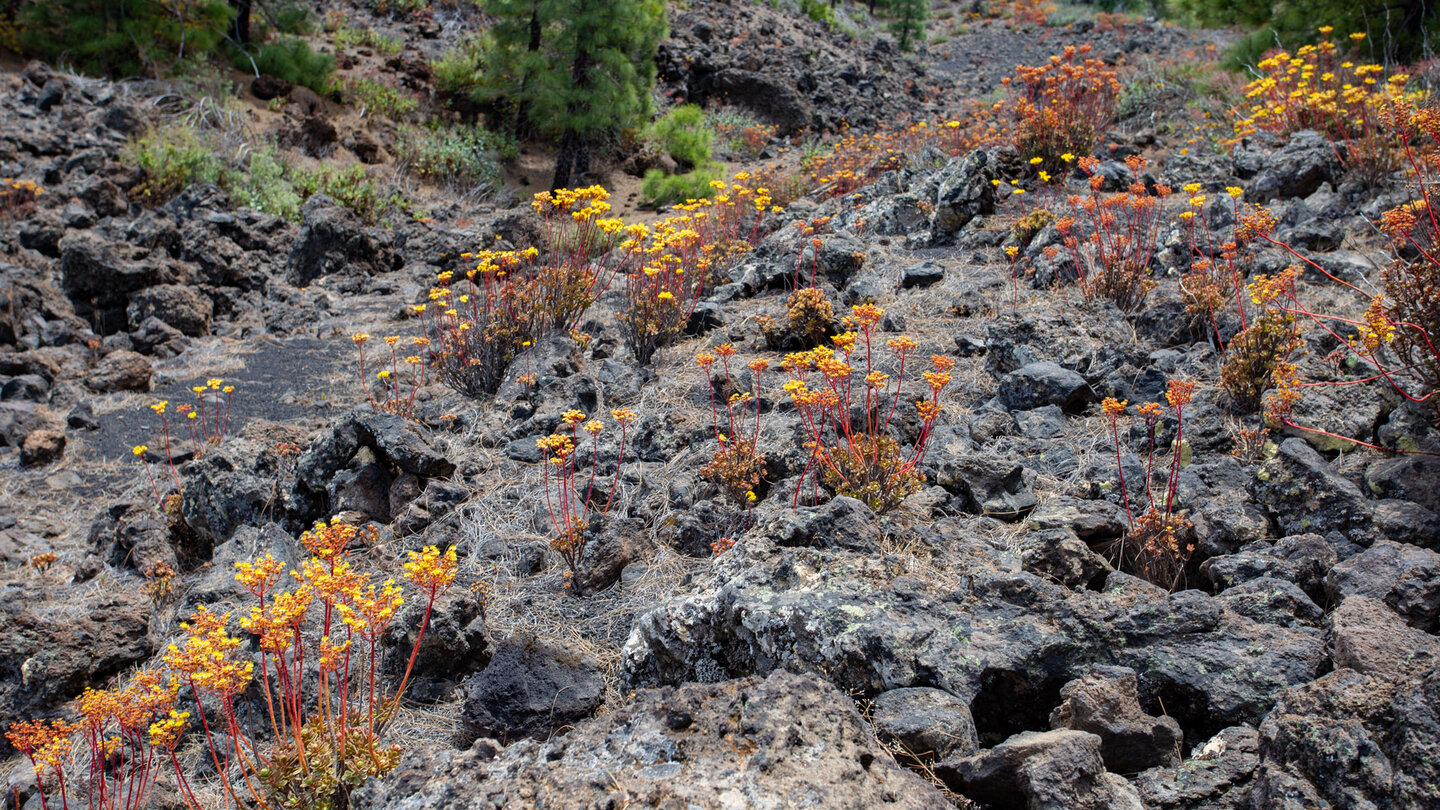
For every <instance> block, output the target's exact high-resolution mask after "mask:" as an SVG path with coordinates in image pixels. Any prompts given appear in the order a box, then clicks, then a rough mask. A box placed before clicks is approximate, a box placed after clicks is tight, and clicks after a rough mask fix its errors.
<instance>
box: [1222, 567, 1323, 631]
mask: <svg viewBox="0 0 1440 810" xmlns="http://www.w3.org/2000/svg"><path fill="white" fill-rule="evenodd" d="M1216 600H1217V601H1219V602H1220V604H1222V605H1224V606H1225V607H1226V608H1227V609H1229V610H1233V611H1235V612H1236V613H1238V614H1240V615H1241V616H1244V617H1246V618H1249V619H1254V620H1255V621H1257V622H1263V623H1265V624H1278V625H1281V626H1283V627H1289V626H1290V625H1293V624H1297V623H1298V624H1304V625H1309V626H1311V627H1318V626H1319V624H1320V622H1321V620H1322V619H1324V618H1325V611H1323V610H1321V609H1320V606H1319V605H1317V604H1315V603H1314V602H1313V601H1311V599H1310V597H1309V596H1307V595H1306V594H1305V592H1304V591H1302V590H1300V586H1298V585H1296V584H1295V583H1294V582H1291V581H1289V580H1285V579H1275V578H1274V577H1260V578H1258V579H1252V580H1249V581H1247V582H1244V583H1242V584H1240V585H1236V586H1235V587H1233V588H1227V589H1226V590H1225V591H1224V592H1223V593H1221V594H1220V595H1219V596H1218V597H1216Z"/></svg>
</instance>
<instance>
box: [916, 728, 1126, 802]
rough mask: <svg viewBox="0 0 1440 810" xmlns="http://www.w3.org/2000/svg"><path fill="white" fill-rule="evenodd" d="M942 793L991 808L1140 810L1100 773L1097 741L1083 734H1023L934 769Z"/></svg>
mask: <svg viewBox="0 0 1440 810" xmlns="http://www.w3.org/2000/svg"><path fill="white" fill-rule="evenodd" d="M935 775H936V776H938V777H939V778H940V779H941V780H942V781H944V782H945V785H946V787H948V788H950V789H951V790H953V791H955V792H956V793H959V794H961V795H963V796H966V797H967V798H970V799H973V800H975V801H977V802H980V803H981V804H984V805H987V806H989V807H994V808H1017V809H1018V808H1026V810H1121V809H1122V808H1124V810H1130V808H1135V809H1136V810H1139V808H1141V807H1142V805H1141V804H1140V796H1139V794H1137V793H1136V792H1135V789H1134V788H1132V787H1131V786H1130V784H1129V783H1128V782H1126V781H1125V780H1124V779H1121V778H1120V777H1118V776H1114V775H1113V774H1107V773H1106V772H1105V764H1104V762H1103V761H1102V760H1101V757H1100V738H1099V737H1097V736H1095V735H1094V734H1088V733H1086V732H1084V731H1070V730H1068V729H1067V730H1061V731H1044V732H1037V731H1027V732H1025V733H1023V734H1017V735H1015V736H1014V737H1011V738H1010V739H1008V740H1006V741H1005V742H1003V743H1001V744H1000V745H997V746H995V747H994V748H992V749H990V750H989V751H984V752H982V753H979V754H975V755H973V756H970V757H965V758H963V759H954V760H947V761H945V762H940V763H936V765H935Z"/></svg>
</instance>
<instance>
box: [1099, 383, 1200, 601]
mask: <svg viewBox="0 0 1440 810" xmlns="http://www.w3.org/2000/svg"><path fill="white" fill-rule="evenodd" d="M1194 394H1195V382H1194V381H1192V380H1180V379H1172V380H1170V382H1169V384H1168V385H1167V387H1166V390H1165V404H1166V406H1168V409H1169V411H1170V414H1171V416H1172V417H1173V418H1174V420H1175V443H1174V449H1173V451H1172V452H1171V454H1170V465H1169V472H1168V474H1167V477H1166V483H1165V490H1164V492H1165V497H1164V499H1163V501H1162V500H1160V499H1158V498H1157V496H1156V494H1155V490H1154V469H1155V450H1156V447H1155V433H1156V429H1157V428H1158V427H1159V424H1160V420H1161V418H1162V417H1163V416H1164V414H1165V410H1166V408H1165V407H1164V406H1161V405H1160V404H1159V403H1157V402H1147V403H1145V404H1143V405H1138V406H1136V407H1135V413H1136V415H1138V416H1139V417H1140V419H1141V421H1142V422H1144V424H1145V429H1146V433H1147V434H1148V436H1149V448H1148V450H1147V453H1146V462H1145V495H1146V500H1147V501H1148V502H1149V503H1148V506H1147V507H1146V509H1145V511H1144V512H1143V513H1141V514H1140V515H1138V516H1137V515H1136V514H1135V512H1134V510H1133V509H1132V508H1131V504H1130V488H1129V486H1128V484H1127V483H1126V480H1125V467H1124V464H1123V463H1122V461H1121V453H1120V420H1121V419H1122V418H1123V417H1124V415H1125V408H1126V405H1127V404H1128V403H1126V402H1125V401H1123V400H1117V399H1115V398H1114V397H1106V398H1105V399H1104V400H1103V401H1102V402H1101V403H1100V410H1101V412H1103V413H1104V414H1105V417H1106V419H1107V420H1109V422H1110V431H1111V437H1112V438H1113V440H1114V445H1115V471H1116V474H1117V476H1118V477H1119V483H1120V497H1121V501H1122V503H1123V504H1124V506H1125V514H1126V516H1127V517H1129V519H1130V531H1129V533H1128V534H1127V535H1126V538H1125V540H1124V541H1123V542H1121V543H1120V544H1118V545H1117V547H1116V560H1115V564H1116V566H1117V567H1119V566H1127V567H1129V568H1130V569H1131V570H1133V571H1134V572H1135V573H1136V574H1137V575H1139V576H1141V577H1143V578H1144V579H1146V580H1149V581H1150V582H1152V583H1154V584H1156V585H1160V586H1162V587H1165V588H1169V589H1172V590H1173V589H1174V588H1175V587H1176V586H1177V585H1179V583H1180V579H1181V577H1182V576H1183V574H1184V571H1185V564H1186V562H1188V560H1189V559H1190V554H1191V553H1193V552H1194V550H1195V547H1194V544H1193V543H1189V542H1188V541H1182V539H1181V538H1182V536H1183V535H1185V534H1186V533H1187V532H1188V531H1189V530H1190V521H1189V520H1188V519H1187V518H1186V517H1184V516H1183V515H1180V514H1177V513H1176V511H1175V499H1176V495H1177V493H1178V490H1179V485H1180V467H1181V464H1182V463H1183V459H1184V449H1185V445H1184V426H1185V418H1184V411H1185V406H1187V405H1189V404H1190V400H1191V399H1192V398H1193V397H1194Z"/></svg>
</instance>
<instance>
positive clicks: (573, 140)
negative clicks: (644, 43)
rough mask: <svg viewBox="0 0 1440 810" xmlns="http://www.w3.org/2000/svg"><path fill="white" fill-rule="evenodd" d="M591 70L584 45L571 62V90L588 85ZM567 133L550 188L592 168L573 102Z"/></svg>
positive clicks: (577, 108) (557, 186)
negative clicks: (576, 121)
mask: <svg viewBox="0 0 1440 810" xmlns="http://www.w3.org/2000/svg"><path fill="white" fill-rule="evenodd" d="M589 70H590V52H589V51H588V50H586V49H585V47H584V46H583V45H582V46H581V47H580V49H579V50H578V51H576V52H575V61H574V62H572V63H571V64H570V83H571V84H570V86H571V88H572V90H571V92H578V91H582V89H583V88H585V87H586V86H587V84H588V83H587V82H586V81H585V78H586V76H585V74H586V73H587V72H589ZM566 113H567V118H568V119H569V120H567V121H566V122H565V134H564V135H561V136H560V154H558V155H556V156H555V176H554V178H552V179H551V181H550V190H551V191H554V190H556V189H561V188H568V187H569V185H570V180H571V175H572V173H574V174H582V173H584V172H587V171H589V170H590V146H589V144H588V143H586V141H585V138H584V137H583V136H581V135H580V133H579V132H577V131H576V129H575V120H574V118H575V116H576V115H578V114H579V113H580V108H579V106H578V105H577V104H575V103H573V102H572V103H571V104H570V105H569V107H568V108H567V110H566Z"/></svg>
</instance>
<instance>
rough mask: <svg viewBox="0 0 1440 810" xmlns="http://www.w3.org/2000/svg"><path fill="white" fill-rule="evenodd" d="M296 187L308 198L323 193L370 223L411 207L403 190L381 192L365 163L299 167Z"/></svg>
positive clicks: (296, 174)
mask: <svg viewBox="0 0 1440 810" xmlns="http://www.w3.org/2000/svg"><path fill="white" fill-rule="evenodd" d="M295 189H296V190H297V191H299V192H300V194H301V196H302V197H307V198H308V197H312V196H314V195H316V194H324V195H325V196H327V197H330V198H331V199H333V200H335V201H336V202H338V203H340V204H341V205H343V206H345V207H346V208H349V209H350V210H352V211H354V212H355V214H356V216H358V217H360V218H361V219H362V220H364V221H365V222H366V223H368V224H371V225H373V224H376V223H378V222H380V220H381V219H382V218H383V217H385V216H387V215H392V214H394V213H397V212H398V213H409V212H410V211H411V210H412V206H411V204H410V202H409V201H408V200H406V199H405V198H404V197H402V196H401V195H400V194H398V193H391V194H389V195H386V194H384V193H383V192H381V191H380V189H379V188H378V187H377V186H376V184H375V180H374V178H372V177H371V176H370V174H369V173H368V172H366V171H365V167H364V166H351V167H350V168H348V169H337V168H335V167H333V166H321V167H320V168H318V169H316V170H314V171H299V172H296V173H295Z"/></svg>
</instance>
